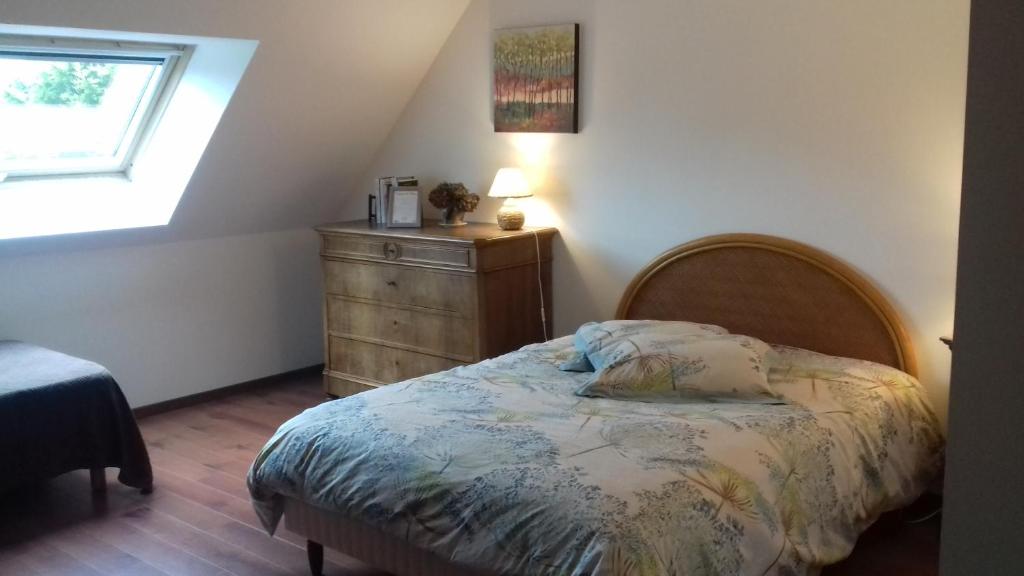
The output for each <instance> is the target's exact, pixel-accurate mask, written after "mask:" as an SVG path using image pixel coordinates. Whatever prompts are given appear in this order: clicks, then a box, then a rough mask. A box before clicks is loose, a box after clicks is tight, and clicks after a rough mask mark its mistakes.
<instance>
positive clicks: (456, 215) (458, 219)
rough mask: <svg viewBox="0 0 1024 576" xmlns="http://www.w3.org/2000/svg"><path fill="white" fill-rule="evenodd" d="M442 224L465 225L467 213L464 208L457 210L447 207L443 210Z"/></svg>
mask: <svg viewBox="0 0 1024 576" xmlns="http://www.w3.org/2000/svg"><path fill="white" fill-rule="evenodd" d="M439 224H440V225H441V226H465V225H466V213H465V212H464V211H462V210H456V209H455V208H451V207H449V208H445V209H444V211H443V212H441V222H439Z"/></svg>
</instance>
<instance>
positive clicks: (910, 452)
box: [249, 234, 942, 576]
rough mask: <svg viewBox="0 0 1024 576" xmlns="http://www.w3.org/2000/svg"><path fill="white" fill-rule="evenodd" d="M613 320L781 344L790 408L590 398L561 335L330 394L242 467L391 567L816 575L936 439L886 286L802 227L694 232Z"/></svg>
mask: <svg viewBox="0 0 1024 576" xmlns="http://www.w3.org/2000/svg"><path fill="white" fill-rule="evenodd" d="M616 316H617V317H618V318H622V319H659V320H685V321H692V322H701V323H708V324H715V325H719V326H723V327H725V328H727V329H729V330H730V331H732V332H734V333H738V334H747V335H751V336H755V337H757V338H760V339H762V340H764V341H766V342H770V343H772V344H773V350H774V353H775V354H776V357H775V360H774V361H773V366H772V370H771V373H770V379H771V382H772V386H773V387H774V388H775V390H776V391H777V392H778V393H779V394H780V395H782V396H783V397H784V398H785V403H783V404H774V405H771V404H770V405H762V404H758V405H749V404H729V403H716V404H705V403H697V404H664V403H646V402H630V401H622V400H612V399H602V398H581V397H579V396H576V395H574V394H573V392H574V391H575V390H576V389H577V388H578V387H579V386H580V385H582V384H583V383H584V382H585V381H586V379H587V378H589V375H588V374H586V373H572V372H564V371H562V370H559V365H560V364H561V363H562V362H563V361H564V360H566V359H567V358H569V357H570V356H571V355H572V354H573V353H574V347H573V345H572V341H571V339H569V338H560V339H556V340H552V341H550V342H546V343H543V344H536V345H531V346H527V347H526V348H524V349H522V350H520V351H517V352H513V353H511V354H507V355H505V356H501V357H498V358H495V359H491V360H487V361H484V362H481V363H479V364H475V365H472V366H463V367H458V368H455V369H452V370H449V371H447V372H442V373H439V374H433V375H429V376H425V377H422V378H417V379H413V380H410V381H406V382H402V383H398V384H394V385H390V386H385V387H382V388H380V389H377V390H374V391H371V392H367V393H363V394H359V395H356V396H352V397H349V398H344V399H341V400H336V401H333V402H328V403H326V404H323V405H321V406H318V407H316V408H313V409H310V410H307V411H306V412H304V413H303V414H301V415H299V416H297V417H296V418H294V419H292V420H290V421H289V422H287V423H285V424H284V425H282V426H281V428H280V429H279V430H278V432H277V433H276V434H275V435H274V436H273V437H272V438H271V439H270V441H269V442H268V443H267V445H266V447H265V448H264V449H263V450H262V451H261V453H260V455H259V456H258V457H257V459H256V461H255V462H254V463H253V467H252V469H251V471H250V474H249V487H250V492H251V494H252V497H253V503H254V506H255V507H256V511H257V513H258V515H259V516H260V519H261V521H262V522H263V523H264V525H265V527H266V528H267V530H268V531H269V532H271V533H272V532H273V531H274V530H275V528H276V527H277V526H278V524H279V522H280V521H282V519H283V521H284V522H285V524H286V526H287V527H288V528H289V529H290V530H293V531H295V532H298V533H300V534H303V535H304V536H305V537H307V538H308V539H309V555H310V565H311V570H312V572H313V573H314V574H319V573H320V571H321V566H322V553H323V549H322V546H323V545H327V546H330V547H332V548H336V549H338V550H340V551H341V552H344V553H346V554H349V555H351V556H354V557H356V558H359V559H361V560H363V561H365V562H367V563H368V564H370V565H372V566H375V567H377V568H380V569H383V570H387V571H389V572H391V573H394V574H398V575H412V574H417V575H431V574H449V575H450V574H466V575H468V574H607V575H616V576H620V575H633V574H644V575H646V574H757V575H761V574H814V573H816V572H818V571H819V570H820V568H821V567H822V566H825V565H828V564H831V563H834V562H838V561H839V560H841V559H843V558H844V557H846V556H847V555H848V554H849V553H850V551H851V549H852V547H853V545H854V544H855V542H856V539H857V536H858V535H859V534H860V533H861V532H862V531H863V530H865V529H866V528H867V527H868V526H869V525H870V524H871V523H872V522H873V521H874V520H875V519H877V518H878V516H879V515H881V514H882V513H884V512H887V511H889V510H894V509H897V508H901V507H903V506H906V505H907V504H909V503H910V502H912V501H913V500H915V499H916V498H917V497H918V496H919V495H920V494H921V492H922V491H923V490H924V488H925V487H926V486H927V484H928V483H929V482H930V481H931V479H932V478H933V477H934V475H935V474H936V472H937V471H938V469H939V468H940V466H941V446H942V438H941V435H940V433H939V429H938V425H937V422H936V420H935V416H934V414H933V413H932V412H931V409H930V408H929V405H928V402H927V400H926V399H925V396H924V393H923V392H922V390H921V387H920V385H919V384H918V383H917V382H916V380H915V379H914V378H912V377H911V376H912V375H913V374H914V372H915V365H914V360H913V352H912V349H911V346H910V342H909V339H908V338H907V336H906V333H905V331H904V329H903V327H902V325H901V323H900V321H899V319H898V316H897V315H896V313H895V311H894V310H893V308H892V306H891V305H890V304H889V303H888V302H887V300H886V299H885V298H884V297H883V296H882V295H881V293H880V292H878V291H877V290H876V289H875V288H874V287H872V286H871V285H870V284H869V283H868V282H867V281H866V280H865V279H863V278H862V277H861V276H860V275H859V274H857V273H856V272H855V271H853V270H852V269H851V268H850V267H848V266H846V265H844V264H843V263H841V262H839V261H838V260H836V259H835V258H832V257H830V256H829V255H827V254H825V253H823V252H821V251H819V250H816V249H813V248H811V247H808V246H805V245H802V244H798V243H795V242H792V241H788V240H784V239H780V238H775V237H768V236H760V235H735V234H734V235H726V236H715V237H710V238H705V239H701V240H698V241H695V242H692V243H689V244H685V245H683V246H679V247H677V248H675V249H673V250H670V251H669V252H667V253H665V254H663V255H662V256H660V257H659V258H657V259H656V260H655V261H653V262H652V263H651V264H650V265H649V266H648V267H646V268H645V269H644V270H643V271H641V273H640V274H639V275H638V276H637V277H636V278H635V279H634V280H633V282H632V283H631V284H630V285H629V287H628V288H627V290H626V292H625V294H624V296H623V298H622V300H621V303H620V306H619V308H618V311H617V314H616Z"/></svg>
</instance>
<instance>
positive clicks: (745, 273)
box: [615, 234, 917, 376]
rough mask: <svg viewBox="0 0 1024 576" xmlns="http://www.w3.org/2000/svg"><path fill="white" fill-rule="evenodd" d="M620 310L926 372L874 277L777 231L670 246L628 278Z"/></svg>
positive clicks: (627, 316)
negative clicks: (774, 233) (863, 274)
mask: <svg viewBox="0 0 1024 576" xmlns="http://www.w3.org/2000/svg"><path fill="white" fill-rule="evenodd" d="M615 317H616V318H619V319H655V320H686V321H690V322H701V323H706V324H717V325H719V326H722V327H724V328H726V329H728V330H729V331H730V332H733V333H735V334H745V335H749V336H754V337H757V338H760V339H761V340H764V341H765V342H770V343H772V344H785V345H789V346H796V347H799V348H806V349H808V350H814V351H816V352H822V353H825V354H831V355H833V356H845V357H849V358H860V359H864V360H871V361H874V362H879V363H881V364H887V365H889V366H894V367H896V368H899V369H900V370H903V371H904V372H907V373H909V374H912V375H915V376H916V375H917V374H916V372H917V366H916V364H915V361H914V352H913V349H912V347H911V344H910V339H909V338H908V337H907V334H906V331H905V330H904V328H903V324H902V323H901V322H900V319H899V316H898V315H897V314H896V311H895V310H894V309H893V307H892V305H891V304H889V302H888V300H886V298H885V297H884V296H883V295H882V294H881V293H880V292H879V291H878V290H877V289H876V288H875V287H874V286H872V285H871V283H870V282H869V281H868V280H866V279H865V278H864V277H862V276H861V275H860V274H858V273H857V272H856V271H854V270H853V269H852V268H850V267H849V266H847V265H846V264H844V263H842V262H840V261H839V260H837V259H835V258H834V257H832V256H830V255H828V254H826V253H824V252H822V251H821V250H818V249H816V248H812V247H810V246H807V245H805V244H800V243H799V242H794V241H792V240H786V239H783V238H777V237H774V236H763V235H759V234H725V235H721V236H709V237H707V238H702V239H699V240H695V241H693V242H689V243H687V244H683V245H682V246H678V247H676V248H673V249H671V250H669V251H668V252H665V253H664V254H662V255H661V256H659V257H658V258H657V259H655V260H654V261H653V262H651V263H650V264H648V265H647V267H646V268H644V269H643V270H642V271H641V272H640V273H639V274H638V275H637V276H636V278H634V279H633V281H632V282H631V283H630V284H629V287H628V288H626V292H625V294H624V295H623V296H622V300H621V301H620V302H619V309H618V311H617V312H616V314H615Z"/></svg>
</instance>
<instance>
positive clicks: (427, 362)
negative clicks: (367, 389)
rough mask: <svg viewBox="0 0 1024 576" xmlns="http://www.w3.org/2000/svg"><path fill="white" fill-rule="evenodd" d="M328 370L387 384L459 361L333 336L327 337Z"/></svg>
mask: <svg viewBox="0 0 1024 576" xmlns="http://www.w3.org/2000/svg"><path fill="white" fill-rule="evenodd" d="M329 346H330V356H329V358H330V366H329V367H328V368H329V371H330V372H331V373H336V374H338V375H340V376H342V377H344V375H351V376H355V377H357V378H359V379H363V380H369V381H373V382H379V383H381V384H391V383H393V382H401V381H402V380H408V379H409V378H416V377H417V376H423V375H425V374H433V373H434V372H441V371H442V370H447V369H449V368H454V367H456V366H459V365H460V364H462V363H461V362H457V361H455V360H449V359H447V358H440V357H437V356H430V355H428V354H419V353H417V352H410V351H408V350H399V349H398V348H390V347H388V346H380V345H377V344H369V343H366V342H360V341H358V340H349V339H347V338H339V337H337V336H331V337H330V344H329Z"/></svg>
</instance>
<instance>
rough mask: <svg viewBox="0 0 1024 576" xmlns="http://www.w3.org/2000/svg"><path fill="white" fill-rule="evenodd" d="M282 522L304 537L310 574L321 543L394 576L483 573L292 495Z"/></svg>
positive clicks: (320, 557)
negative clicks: (470, 569) (468, 568)
mask: <svg viewBox="0 0 1024 576" xmlns="http://www.w3.org/2000/svg"><path fill="white" fill-rule="evenodd" d="M284 525H285V527H286V528H287V529H288V530H291V531H292V532H295V533H296V534H298V535H300V536H302V537H304V538H306V540H307V541H306V555H307V556H308V557H309V569H310V573H311V574H312V575H313V576H322V574H323V566H324V546H328V547H330V548H332V549H334V550H337V551H338V552H341V553H342V554H345V555H347V556H351V557H353V558H355V559H357V560H360V561H362V562H364V563H366V564H368V565H370V566H372V567H373V568H376V569H378V570H384V571H386V572H389V573H391V574H394V575H395V576H483V575H482V574H481V573H479V572H473V571H469V570H467V569H466V568H463V567H461V566H456V565H454V564H452V563H450V562H448V561H446V560H444V559H441V558H438V557H437V556H434V555H433V554H431V553H429V552H427V551H425V550H422V549H420V548H417V547H415V546H413V545H411V544H409V543H407V542H405V541H404V540H401V539H399V538H396V537H394V536H392V535H390V534H387V533H385V532H382V531H380V530H378V529H376V528H373V527H371V526H367V525H365V524H362V523H360V522H357V521H355V520H352V519H349V518H346V517H344V516H342V515H340V514H337V513H334V512H329V511H326V510H322V509H320V508H317V507H315V506H311V505H309V504H306V503H305V502H302V501H299V500H296V499H294V498H286V499H285V504H284Z"/></svg>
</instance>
